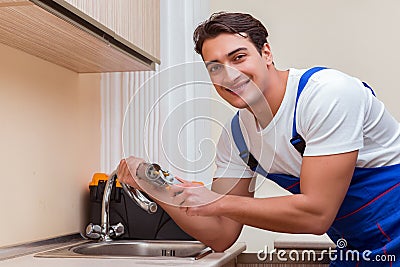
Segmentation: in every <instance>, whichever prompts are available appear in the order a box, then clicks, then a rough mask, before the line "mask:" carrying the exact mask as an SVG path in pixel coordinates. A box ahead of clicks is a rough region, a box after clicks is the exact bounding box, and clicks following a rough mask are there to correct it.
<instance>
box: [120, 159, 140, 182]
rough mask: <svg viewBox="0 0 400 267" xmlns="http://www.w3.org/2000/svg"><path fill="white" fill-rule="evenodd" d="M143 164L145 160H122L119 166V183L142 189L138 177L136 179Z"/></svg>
mask: <svg viewBox="0 0 400 267" xmlns="http://www.w3.org/2000/svg"><path fill="white" fill-rule="evenodd" d="M142 162H144V160H143V159H141V158H136V157H133V156H130V157H128V158H126V159H122V160H121V161H120V163H119V166H118V172H117V177H118V181H119V182H120V183H124V184H127V185H130V186H132V187H134V188H137V189H140V186H139V185H138V184H137V183H136V181H137V179H138V177H136V170H137V168H138V167H139V165H140V163H142Z"/></svg>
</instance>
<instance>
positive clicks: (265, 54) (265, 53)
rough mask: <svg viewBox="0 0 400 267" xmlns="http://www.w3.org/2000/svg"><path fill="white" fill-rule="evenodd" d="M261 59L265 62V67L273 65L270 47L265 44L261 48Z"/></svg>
mask: <svg viewBox="0 0 400 267" xmlns="http://www.w3.org/2000/svg"><path fill="white" fill-rule="evenodd" d="M261 57H262V58H264V59H265V60H266V62H267V65H271V64H273V61H274V59H273V57H272V52H271V47H270V46H269V44H268V43H265V44H264V45H263V47H262V48H261Z"/></svg>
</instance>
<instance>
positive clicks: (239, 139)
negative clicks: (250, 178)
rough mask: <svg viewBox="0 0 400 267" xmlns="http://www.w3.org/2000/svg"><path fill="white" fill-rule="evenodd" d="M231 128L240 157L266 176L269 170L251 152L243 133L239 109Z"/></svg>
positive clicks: (254, 169) (252, 168) (253, 169)
mask: <svg viewBox="0 0 400 267" xmlns="http://www.w3.org/2000/svg"><path fill="white" fill-rule="evenodd" d="M231 130H232V137H233V141H234V142H235V144H236V147H237V148H238V150H239V156H240V158H241V159H242V160H243V161H244V162H245V163H246V164H247V165H248V166H249V167H250V169H251V170H252V171H255V172H257V173H259V174H261V175H263V176H265V177H266V176H267V175H268V172H266V171H265V170H264V169H263V168H262V167H261V165H259V163H258V161H257V160H256V159H255V158H254V156H253V155H252V154H251V153H250V151H249V150H248V148H247V145H246V142H245V140H244V137H243V134H242V130H241V129H240V123H239V111H238V112H237V113H236V114H235V116H234V117H233V118H232V121H231Z"/></svg>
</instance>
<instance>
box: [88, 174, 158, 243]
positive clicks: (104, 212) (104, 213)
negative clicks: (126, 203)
mask: <svg viewBox="0 0 400 267" xmlns="http://www.w3.org/2000/svg"><path fill="white" fill-rule="evenodd" d="M117 170H118V169H117ZM117 170H115V171H114V172H113V173H111V174H110V176H109V178H108V180H107V182H106V185H105V188H104V193H103V201H102V205H101V225H94V224H93V223H89V224H88V226H87V227H86V236H87V237H89V238H92V239H99V241H112V238H116V237H119V236H121V235H122V234H124V232H125V229H124V225H123V224H122V223H118V224H116V225H111V226H110V200H111V192H112V189H113V186H114V184H115V180H116V179H117ZM121 185H122V188H123V189H124V191H125V193H126V194H127V195H128V196H129V198H131V199H132V200H133V201H134V202H136V204H137V205H138V206H139V207H141V208H142V209H143V210H145V211H147V212H148V213H150V214H153V213H155V212H156V211H157V204H156V203H155V202H153V201H150V200H149V199H147V198H146V197H145V196H144V195H143V194H142V193H141V192H140V191H139V190H138V189H136V188H131V187H130V186H129V185H127V184H124V183H121Z"/></svg>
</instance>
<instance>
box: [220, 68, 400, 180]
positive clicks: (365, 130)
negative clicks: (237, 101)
mask: <svg viewBox="0 0 400 267" xmlns="http://www.w3.org/2000/svg"><path fill="white" fill-rule="evenodd" d="M305 71H306V70H297V69H290V70H289V77H288V81H287V86H286V91H285V95H284V98H283V100H282V103H281V105H280V107H279V109H278V112H277V113H276V114H275V116H274V118H273V120H272V121H271V122H270V123H269V125H268V126H267V127H266V128H264V129H262V128H260V127H258V125H257V122H256V120H255V117H254V115H253V114H251V113H250V112H249V111H248V110H247V109H242V110H240V112H239V118H240V126H241V130H242V134H243V136H244V139H245V141H246V145H247V147H248V149H249V151H250V152H251V154H253V156H254V157H255V158H256V159H257V160H258V162H259V163H260V165H261V166H262V167H263V168H264V169H265V170H266V171H267V172H269V173H281V174H290V175H294V176H296V177H299V176H300V168H301V162H302V157H301V155H300V153H299V152H298V151H297V150H296V149H295V148H294V147H293V146H292V144H291V143H290V139H291V138H292V125H293V112H294V106H295V101H296V100H295V99H296V93H297V87H298V83H299V80H300V77H301V75H302V74H303V73H304V72H305ZM230 123H231V122H230V121H229V122H228V123H227V124H226V125H225V129H224V130H223V131H222V134H221V137H220V140H219V142H218V145H217V155H216V165H217V170H216V173H215V176H214V177H230V178H232V177H233V178H250V177H254V175H255V174H254V172H252V171H251V170H250V169H249V168H248V167H247V165H246V164H245V163H244V162H243V160H242V159H241V158H240V157H239V150H238V148H237V147H236V145H235V143H234V141H233V138H232V132H231V125H230ZM296 127H297V132H298V133H299V134H300V135H301V136H302V137H303V138H304V140H305V141H306V145H307V146H306V149H305V152H304V156H321V155H331V154H339V153H345V152H349V151H354V150H359V155H358V159H357V164H356V166H357V167H366V168H372V167H381V166H389V165H394V164H400V124H399V123H398V122H397V121H396V120H395V119H394V118H393V117H392V116H391V115H390V113H389V112H388V111H387V110H386V109H385V106H384V104H383V103H382V102H381V101H379V100H378V99H377V98H376V97H374V96H373V94H372V93H371V90H369V89H368V88H366V87H365V86H364V85H363V84H362V82H361V81H360V80H358V79H356V78H354V77H351V76H348V75H346V74H344V73H342V72H339V71H337V70H333V69H326V70H322V71H319V72H317V73H315V74H313V75H312V76H311V77H310V79H309V80H308V83H307V85H306V86H305V88H304V89H303V92H302V93H301V95H300V98H299V101H298V103H297V114H296ZM257 129H261V130H260V131H259V130H257Z"/></svg>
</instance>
